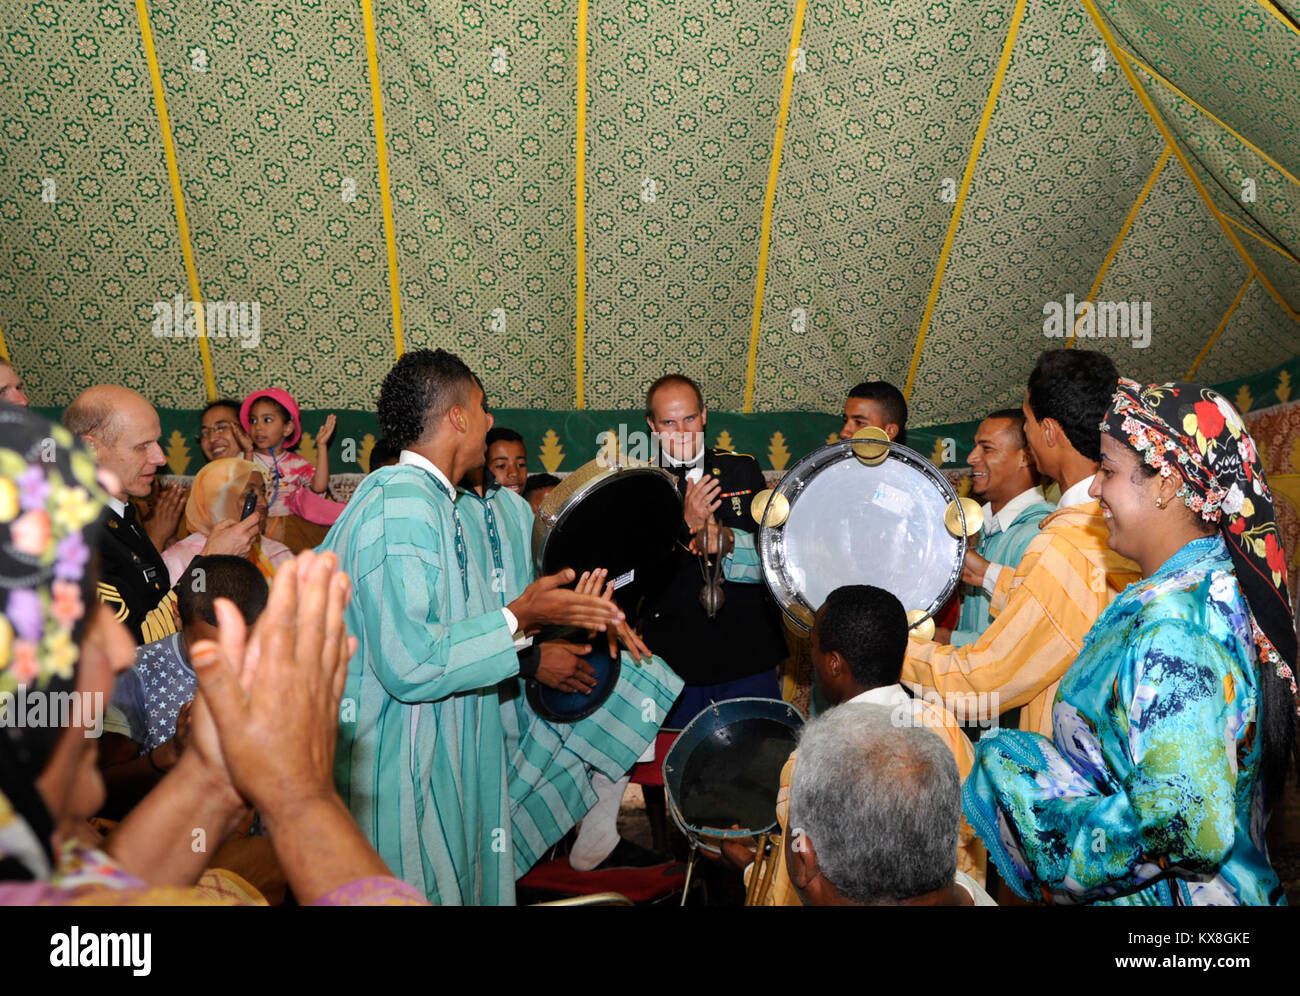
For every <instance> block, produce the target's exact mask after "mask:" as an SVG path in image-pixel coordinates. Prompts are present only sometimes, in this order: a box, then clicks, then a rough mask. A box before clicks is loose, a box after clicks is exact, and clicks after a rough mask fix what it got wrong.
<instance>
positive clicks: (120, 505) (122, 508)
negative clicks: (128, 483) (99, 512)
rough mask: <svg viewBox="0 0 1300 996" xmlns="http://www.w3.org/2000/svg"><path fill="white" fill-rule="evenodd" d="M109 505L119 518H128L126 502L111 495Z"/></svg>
mask: <svg viewBox="0 0 1300 996" xmlns="http://www.w3.org/2000/svg"><path fill="white" fill-rule="evenodd" d="M108 507H109V508H111V509H112V510H113V511H114V512H116V513H117V517H118V518H119V519H124V518H126V502H124V501H121V500H119V499H117V498H114V497H113V496H112V495H109V497H108Z"/></svg>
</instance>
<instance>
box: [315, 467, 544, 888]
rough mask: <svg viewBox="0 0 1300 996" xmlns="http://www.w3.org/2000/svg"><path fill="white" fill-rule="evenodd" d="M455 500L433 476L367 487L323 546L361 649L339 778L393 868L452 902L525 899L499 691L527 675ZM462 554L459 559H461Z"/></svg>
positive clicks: (393, 478)
mask: <svg viewBox="0 0 1300 996" xmlns="http://www.w3.org/2000/svg"><path fill="white" fill-rule="evenodd" d="M458 518H459V517H458V516H457V514H456V510H455V505H454V503H453V498H452V492H451V491H450V489H449V488H448V487H447V486H446V484H445V482H444V481H440V480H438V478H437V477H436V476H435V475H434V474H433V473H431V472H430V471H429V470H428V469H427V468H425V467H423V466H420V465H417V464H412V463H406V464H399V465H398V466H395V467H384V468H381V469H380V470H377V471H375V472H374V473H373V474H371V475H369V476H368V477H367V478H366V479H365V480H364V481H362V482H361V484H360V486H359V487H358V488H357V491H356V493H355V494H354V495H353V496H352V500H351V501H349V502H348V504H347V507H346V508H345V509H344V511H343V514H342V515H341V516H340V517H339V520H338V521H337V522H336V523H335V524H334V526H333V527H332V528H331V529H330V532H329V535H327V536H326V538H325V542H324V543H323V544H322V545H321V547H320V549H321V550H333V551H334V552H335V553H336V554H337V555H338V557H339V563H340V566H341V567H342V569H343V570H344V571H346V572H347V573H348V575H349V576H350V577H351V579H352V584H353V587H354V591H355V594H354V596H353V598H352V601H351V603H350V604H349V606H348V610H347V628H348V632H349V633H351V634H353V635H354V636H356V637H357V640H358V641H359V645H358V647H357V652H356V654H355V655H354V656H353V658H352V661H351V663H350V664H349V666H348V677H347V685H346V688H345V690H344V693H343V702H342V706H341V708H340V724H339V740H338V746H337V749H336V757H335V781H336V783H337V785H338V788H339V792H340V794H341V795H342V797H343V801H344V802H345V803H346V804H347V805H348V807H349V808H350V809H351V810H352V813H353V815H354V816H355V817H356V819H357V822H358V823H359V824H360V826H361V829H362V830H363V831H364V832H365V834H366V836H367V837H368V838H369V839H370V841H371V842H372V843H373V844H374V846H375V849H376V850H377V851H378V852H379V854H380V856H381V857H382V858H383V859H384V861H385V863H387V865H388V867H389V868H391V869H392V870H393V873H394V874H395V875H397V876H398V877H400V878H402V879H403V880H405V881H407V882H410V883H411V884H412V885H413V886H415V887H416V888H419V889H422V890H424V892H425V895H427V896H428V897H429V900H430V902H433V903H437V904H441V905H459V904H467V905H468V904H475V905H477V904H488V905H491V904H510V903H513V902H514V878H515V876H514V855H513V847H512V841H511V833H510V801H509V796H508V793H507V789H506V750H505V731H504V729H503V728H502V725H501V703H500V699H499V696H498V693H497V685H498V684H499V683H500V682H501V681H503V680H504V679H506V678H508V677H510V676H512V675H514V674H517V673H518V670H519V661H518V658H517V656H516V654H515V646H514V637H513V634H512V633H511V630H510V628H509V626H508V624H507V622H506V617H505V615H504V613H502V611H501V603H500V602H499V601H498V600H495V599H491V598H489V597H488V596H490V595H491V587H490V585H491V580H490V578H485V577H482V576H481V568H480V564H479V560H478V558H476V557H473V556H469V555H468V548H467V540H468V535H467V534H468V532H469V529H468V528H466V526H465V525H464V524H463V523H461V524H460V528H459V531H460V533H461V536H462V539H461V540H460V541H459V542H458V539H457V533H458V523H457V519H458ZM458 546H459V547H460V556H458V553H457V550H458Z"/></svg>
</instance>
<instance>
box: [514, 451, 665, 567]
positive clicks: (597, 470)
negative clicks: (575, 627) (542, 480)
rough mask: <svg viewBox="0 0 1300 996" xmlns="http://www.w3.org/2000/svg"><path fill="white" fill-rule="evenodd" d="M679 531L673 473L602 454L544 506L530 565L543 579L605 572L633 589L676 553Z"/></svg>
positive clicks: (537, 521) (561, 486)
mask: <svg viewBox="0 0 1300 996" xmlns="http://www.w3.org/2000/svg"><path fill="white" fill-rule="evenodd" d="M681 526H682V498H681V495H679V494H678V493H677V481H676V479H675V478H674V477H673V475H672V474H670V473H668V471H666V470H664V469H663V468H662V467H651V466H649V465H648V464H643V463H639V462H633V461H628V460H626V459H625V458H619V459H616V460H610V459H608V458H606V457H604V456H601V457H597V458H596V459H595V460H592V461H591V462H589V463H585V464H583V465H582V466H581V467H579V468H578V469H577V470H575V471H574V472H573V473H572V474H570V475H569V476H568V477H566V478H565V479H564V480H562V481H561V482H560V483H559V484H557V485H556V486H555V489H554V490H553V491H552V492H551V493H550V494H549V495H547V496H546V500H545V501H543V502H542V507H541V508H540V509H538V510H537V515H536V517H535V519H534V520H533V562H534V563H535V564H536V565H537V569H538V571H539V572H540V573H542V574H554V573H555V572H556V571H558V570H562V569H563V568H565V567H572V568H573V569H574V570H575V571H577V572H578V574H582V572H583V571H589V570H592V569H593V568H596V567H604V568H607V569H608V570H609V579H610V580H611V581H615V582H618V581H622V582H623V584H631V583H633V582H634V581H635V580H636V579H637V577H638V576H639V575H642V574H645V573H648V572H649V571H651V570H652V569H654V568H655V567H657V566H658V565H659V564H661V563H663V561H665V560H666V559H667V558H668V557H669V556H671V555H672V552H673V547H674V545H675V544H676V542H677V536H678V533H679V531H680V530H681ZM623 584H620V585H619V587H622V586H623Z"/></svg>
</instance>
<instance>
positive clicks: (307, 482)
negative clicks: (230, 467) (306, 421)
mask: <svg viewBox="0 0 1300 996" xmlns="http://www.w3.org/2000/svg"><path fill="white" fill-rule="evenodd" d="M239 421H240V422H241V423H242V424H243V426H244V429H245V430H246V431H247V432H248V435H249V437H250V438H251V439H252V440H253V462H254V463H257V464H260V465H261V466H262V467H263V468H265V475H266V484H267V497H268V508H267V527H266V535H267V536H270V537H271V538H273V539H276V540H279V541H280V542H281V543H283V544H285V546H287V547H289V549H291V550H293V552H294V553H298V552H300V551H301V550H304V549H307V548H309V547H313V546H316V545H317V544H318V543H319V542H320V541H321V540H322V539H324V538H325V528H323V527H328V526H330V525H332V524H333V523H334V520H335V519H337V518H338V517H339V513H340V512H342V510H343V505H342V504H340V503H339V502H334V501H330V500H329V499H328V497H327V494H328V491H329V480H330V472H329V450H328V444H329V441H330V437H331V436H333V435H334V425H335V418H334V416H333V415H330V416H329V417H328V418H326V419H325V424H324V425H323V426H322V427H321V430H320V432H318V433H317V434H316V465H315V466H314V467H313V466H312V465H311V464H310V463H308V462H307V461H306V460H304V459H303V458H302V457H300V456H299V455H298V454H297V453H293V452H291V451H290V449H289V447H291V446H293V445H294V444H296V443H297V442H298V440H299V439H300V438H302V416H301V414H300V413H299V410H298V402H296V401H294V399H293V396H292V395H291V394H290V393H289V392H288V391H286V390H284V389H283V388H280V387H268V388H265V389H264V390H261V391H254V392H253V393H252V394H250V395H249V396H248V397H246V398H245V399H244V402H243V404H242V405H240V407H239Z"/></svg>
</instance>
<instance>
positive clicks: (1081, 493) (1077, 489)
mask: <svg viewBox="0 0 1300 996" xmlns="http://www.w3.org/2000/svg"><path fill="white" fill-rule="evenodd" d="M1096 476H1097V475H1096V474H1091V475H1089V476H1088V477H1085V478H1084V479H1083V480H1082V481H1077V482H1076V483H1074V484H1071V485H1070V487H1069V489H1068V490H1066V491H1062V492H1061V500H1060V501H1058V502H1057V503H1056V507H1057V508H1070V507H1072V506H1074V505H1082V504H1083V503H1084V502H1089V501H1092V498H1091V497H1089V495H1088V489H1089V488H1091V487H1092V479H1093V478H1094V477H1096Z"/></svg>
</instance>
